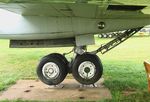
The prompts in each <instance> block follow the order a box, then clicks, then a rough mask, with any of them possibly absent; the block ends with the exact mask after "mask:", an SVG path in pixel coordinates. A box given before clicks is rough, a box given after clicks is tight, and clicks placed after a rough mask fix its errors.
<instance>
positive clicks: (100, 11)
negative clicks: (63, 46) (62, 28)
mask: <svg viewBox="0 0 150 102" xmlns="http://www.w3.org/2000/svg"><path fill="white" fill-rule="evenodd" d="M25 1H26V0H23V1H20V0H12V1H9V2H8V3H2V2H3V0H1V1H0V8H2V9H6V10H9V11H12V12H15V13H18V14H21V15H25V16H53V17H60V16H61V17H85V18H101V17H102V16H104V15H105V14H107V11H111V12H115V15H117V14H119V12H120V11H119V10H108V7H109V5H114V6H115V5H121V6H123V7H124V8H125V6H126V8H129V7H128V6H129V5H131V4H132V3H129V4H128V3H122V2H119V1H117V0H116V1H115V0H113V1H109V0H105V1H103V2H102V1H99V2H98V1H97V3H90V2H89V3H74V2H73V3H64V2H57V3H56V2H48V0H46V1H45V2H44V1H43V2H42V1H41V2H40V1H39V2H38V1H34V2H29V1H26V2H25ZM54 1H55V0H54ZM116 2H117V3H116ZM139 2H141V5H136V3H134V5H136V6H135V7H134V8H133V9H135V8H140V7H142V6H143V5H144V6H145V7H143V9H139V10H138V9H137V10H135V11H133V10H132V8H131V7H130V8H129V9H128V10H130V9H131V11H132V13H135V12H136V13H139V14H150V13H149V11H150V8H149V6H150V5H149V4H148V2H150V1H148V2H147V3H142V1H139ZM137 4H138V3H137ZM132 6H133V5H132ZM123 7H122V8H123ZM139 11H141V12H139ZM121 12H123V13H126V15H128V12H126V11H125V10H121ZM111 17H112V18H113V15H111Z"/></svg>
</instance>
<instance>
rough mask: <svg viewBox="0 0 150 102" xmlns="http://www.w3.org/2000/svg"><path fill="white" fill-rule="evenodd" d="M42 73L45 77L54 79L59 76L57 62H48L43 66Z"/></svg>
mask: <svg viewBox="0 0 150 102" xmlns="http://www.w3.org/2000/svg"><path fill="white" fill-rule="evenodd" d="M42 73H43V75H44V77H45V78H46V79H56V78H57V77H58V76H59V73H60V70H59V67H58V65H57V64H55V63H53V62H48V63H46V64H45V65H44V66H43V68H42Z"/></svg>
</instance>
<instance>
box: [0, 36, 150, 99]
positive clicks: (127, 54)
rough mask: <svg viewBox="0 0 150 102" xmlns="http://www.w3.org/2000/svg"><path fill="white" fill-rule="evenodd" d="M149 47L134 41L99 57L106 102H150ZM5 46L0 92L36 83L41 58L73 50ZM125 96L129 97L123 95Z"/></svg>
mask: <svg viewBox="0 0 150 102" xmlns="http://www.w3.org/2000/svg"><path fill="white" fill-rule="evenodd" d="M109 40H110V39H99V38H96V45H93V46H89V47H88V49H89V51H92V50H94V49H96V48H98V46H100V45H101V44H102V43H106V42H107V41H109ZM149 44H150V37H134V38H131V39H129V40H127V41H126V42H125V43H123V44H121V45H120V46H118V47H117V48H115V49H113V50H111V51H110V52H108V53H107V54H105V55H101V54H100V53H99V54H98V56H99V57H100V58H101V60H102V62H103V65H104V75H103V77H104V78H105V83H104V84H105V86H106V87H108V88H109V89H110V90H111V93H112V97H113V98H112V100H105V101H106V102H149V101H150V94H149V93H148V91H147V79H146V73H145V70H144V66H143V61H144V60H150V45H149ZM8 45H9V41H8V40H0V59H1V60H0V91H3V90H5V89H7V88H8V87H9V86H10V85H12V84H14V83H15V82H16V80H19V79H30V78H31V79H32V78H35V79H36V78H37V76H36V66H37V64H38V62H39V60H40V58H41V57H43V56H44V55H47V54H49V53H53V52H58V53H59V52H61V53H64V52H66V51H69V50H71V49H72V48H71V47H68V48H47V49H10V48H9V47H8ZM70 57H71V55H68V56H67V58H68V59H69V58H70ZM125 92H127V93H128V94H127V95H125V94H124V93H125ZM4 102H5V101H4ZM16 102H17V101H16Z"/></svg>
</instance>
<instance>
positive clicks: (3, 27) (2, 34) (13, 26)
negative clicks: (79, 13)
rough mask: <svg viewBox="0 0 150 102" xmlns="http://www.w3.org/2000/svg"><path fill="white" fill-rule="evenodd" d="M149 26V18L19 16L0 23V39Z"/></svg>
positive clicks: (68, 35) (76, 34)
mask: <svg viewBox="0 0 150 102" xmlns="http://www.w3.org/2000/svg"><path fill="white" fill-rule="evenodd" d="M0 17H1V16H0ZM0 20H1V19H0ZM8 20H9V18H8ZM100 22H105V27H104V29H99V28H98V23H100ZM112 24H113V26H112ZM149 24H150V20H149V18H141V19H134V18H132V19H85V18H76V17H74V18H70V17H39V16H25V17H24V16H20V17H19V18H18V19H17V20H13V21H12V22H11V21H10V22H5V21H3V22H2V21H1V23H0V38H5V39H13V40H17V39H22V40H28V39H33V40H35V39H57V38H69V37H75V36H78V35H87V34H92V35H94V34H98V33H108V32H114V31H120V30H125V29H131V28H137V27H143V26H145V25H149Z"/></svg>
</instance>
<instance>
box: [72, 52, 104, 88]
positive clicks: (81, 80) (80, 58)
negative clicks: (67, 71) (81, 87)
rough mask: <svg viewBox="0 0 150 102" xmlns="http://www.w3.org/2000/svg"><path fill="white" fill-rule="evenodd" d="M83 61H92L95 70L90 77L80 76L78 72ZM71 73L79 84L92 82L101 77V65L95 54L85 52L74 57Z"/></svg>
mask: <svg viewBox="0 0 150 102" xmlns="http://www.w3.org/2000/svg"><path fill="white" fill-rule="evenodd" d="M85 61H89V62H92V63H93V64H94V65H95V70H96V71H95V75H94V76H93V77H92V78H90V79H85V78H83V77H81V76H80V74H79V72H78V69H79V66H80V64H81V63H83V62H85ZM72 74H73V76H74V78H75V79H76V80H77V81H78V82H79V83H81V84H85V85H90V84H94V83H96V82H97V81H98V80H99V79H100V78H101V76H102V74H103V66H102V63H101V61H100V59H99V57H98V56H97V55H93V54H89V53H86V54H83V55H79V56H77V57H76V59H75V61H74V63H73V68H72Z"/></svg>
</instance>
